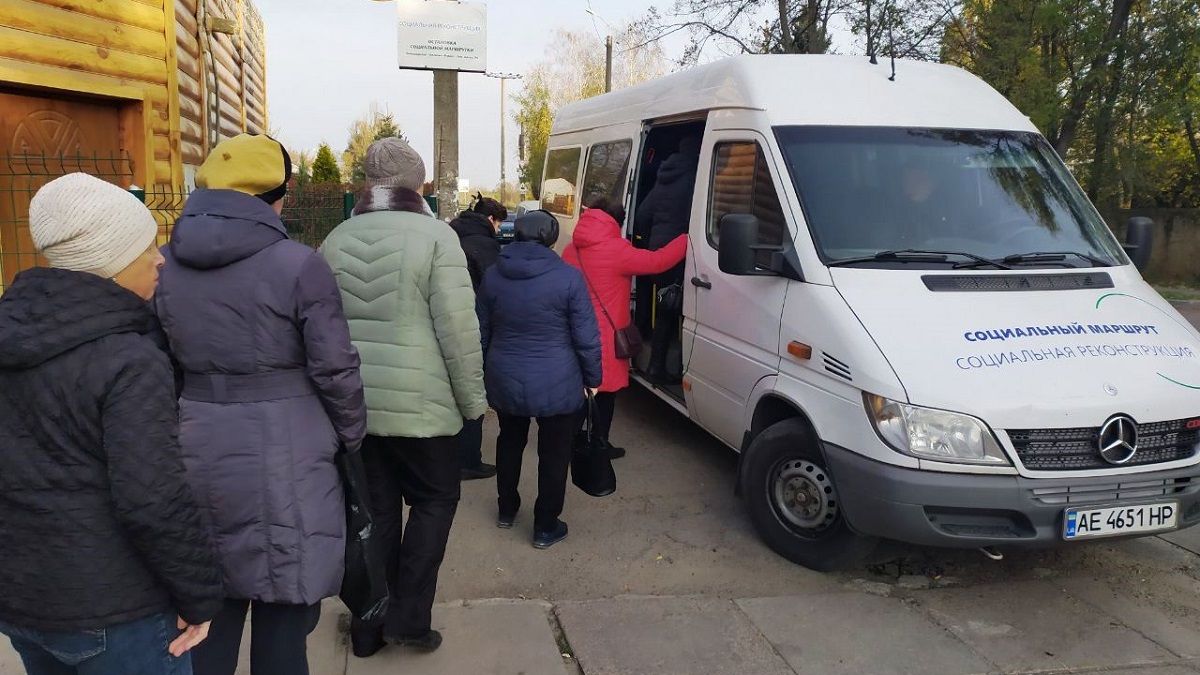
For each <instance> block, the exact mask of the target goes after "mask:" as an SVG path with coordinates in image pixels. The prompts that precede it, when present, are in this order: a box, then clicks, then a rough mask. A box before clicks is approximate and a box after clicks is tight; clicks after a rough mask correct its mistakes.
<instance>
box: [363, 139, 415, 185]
mask: <svg viewBox="0 0 1200 675" xmlns="http://www.w3.org/2000/svg"><path fill="white" fill-rule="evenodd" d="M363 173H364V174H366V178H367V187H368V188H372V187H379V186H396V187H402V188H407V189H409V190H413V191H420V189H421V186H422V185H424V184H425V160H423V159H421V156H420V155H419V154H417V151H416V150H413V148H412V146H411V145H409V144H408V142H406V141H404V140H402V139H399V138H384V139H382V140H378V141H375V142H374V143H372V144H371V147H370V148H367V156H366V158H365V159H364V160H363Z"/></svg>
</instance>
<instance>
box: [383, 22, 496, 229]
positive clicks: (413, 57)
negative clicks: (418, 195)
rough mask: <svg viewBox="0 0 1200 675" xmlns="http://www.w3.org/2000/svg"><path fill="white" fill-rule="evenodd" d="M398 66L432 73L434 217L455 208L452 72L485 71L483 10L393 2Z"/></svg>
mask: <svg viewBox="0 0 1200 675" xmlns="http://www.w3.org/2000/svg"><path fill="white" fill-rule="evenodd" d="M396 7H397V9H398V11H399V17H400V20H399V32H398V46H399V49H398V51H399V63H400V68H402V69H413V70H432V71H433V129H434V132H433V135H434V139H433V140H434V146H433V147H434V150H433V152H434V158H433V171H434V176H435V178H434V181H435V185H436V186H437V194H438V217H439V218H443V219H447V218H452V217H454V216H455V215H456V213H457V210H458V73H459V72H471V73H483V72H486V71H487V6H486V5H484V4H483V3H482V2H460V1H459V0H398V2H397V3H396Z"/></svg>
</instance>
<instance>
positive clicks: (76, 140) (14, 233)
mask: <svg viewBox="0 0 1200 675" xmlns="http://www.w3.org/2000/svg"><path fill="white" fill-rule="evenodd" d="M121 136H122V134H121V109H120V107H119V106H118V105H116V104H110V103H106V102H103V101H96V100H90V99H79V100H74V99H66V98H54V97H48V96H44V95H41V94H34V93H30V92H14V91H6V90H0V292H3V290H4V288H6V287H7V286H8V285H9V284H11V283H12V280H13V278H14V277H15V276H16V274H17V272H20V271H21V270H24V269H28V268H30V267H33V266H34V265H37V264H40V263H41V262H42V261H41V260H40V257H39V256H37V255H36V254H35V253H34V248H33V241H32V240H31V239H30V236H29V200H30V199H31V198H32V197H33V195H34V193H36V192H37V191H38V188H40V187H42V186H43V185H45V184H46V183H48V182H50V181H52V180H54V179H55V178H58V177H59V176H63V175H66V174H68V173H72V172H74V171H82V172H84V173H89V174H92V175H94V176H96V177H98V178H101V179H104V180H107V181H109V182H112V183H115V184H117V185H120V186H122V187H128V186H129V184H130V181H131V180H132V175H131V171H130V164H129V160H128V159H127V157H126V156H125V155H124V153H123V152H122V147H121Z"/></svg>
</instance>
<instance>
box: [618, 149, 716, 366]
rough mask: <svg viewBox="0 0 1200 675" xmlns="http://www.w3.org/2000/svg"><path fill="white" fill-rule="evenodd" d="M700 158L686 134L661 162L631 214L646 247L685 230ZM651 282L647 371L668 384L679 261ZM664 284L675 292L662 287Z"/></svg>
mask: <svg viewBox="0 0 1200 675" xmlns="http://www.w3.org/2000/svg"><path fill="white" fill-rule="evenodd" d="M699 164H700V138H699V137H698V136H685V137H684V138H683V139H682V140H680V141H679V150H678V151H677V152H675V153H673V154H672V155H671V156H670V157H668V158H667V159H666V161H664V162H663V163H662V166H661V167H659V170H658V175H657V177H656V178H655V181H654V187H652V188H650V192H648V193H647V194H646V197H645V198H644V199H642V203H641V204H640V205H639V206H638V208H637V212H636V213H635V214H634V223H635V228H636V229H637V230H638V231H642V232H649V233H650V236H649V240H648V242H647V246H646V247H647V248H648V249H650V250H651V251H657V250H659V249H661V248H663V247H664V246H666V245H668V244H670V243H671V242H672V241H674V240H675V239H676V238H677V237H679V236H680V235H686V234H687V231H688V222H689V219H690V215H691V212H692V195H693V193H694V192H695V189H696V168H697V167H698V166H699ZM654 283H655V289H656V295H657V296H658V301H657V305H656V311H655V316H654V332H653V337H652V338H651V343H650V366H649V367H648V368H647V371H646V377H647V378H648V379H649V380H650V381H651V382H654V383H656V384H666V383H669V382H671V381H672V377H671V376H669V375H668V369H667V354H668V352H669V351H670V348H671V339H672V338H673V337H675V336H676V335H677V334H678V332H679V317H680V311H681V310H682V309H683V303H682V296H683V293H682V290H681V289H680V288H679V286H680V284H682V283H683V263H680V264H679V265H676V266H675V267H673V268H671V269H670V270H669V271H667V272H666V273H664V274H660V275H658V277H656V278H655V282H654ZM672 287H674V289H672ZM666 289H672V290H673V291H678V292H677V293H676V292H672V291H666V292H664V290H666ZM676 300H678V302H676Z"/></svg>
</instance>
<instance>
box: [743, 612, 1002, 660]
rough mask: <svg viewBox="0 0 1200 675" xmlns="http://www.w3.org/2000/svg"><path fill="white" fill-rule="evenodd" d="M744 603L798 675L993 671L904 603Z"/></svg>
mask: <svg viewBox="0 0 1200 675" xmlns="http://www.w3.org/2000/svg"><path fill="white" fill-rule="evenodd" d="M737 604H738V606H739V607H741V608H742V611H744V612H745V613H746V616H748V617H750V620H751V621H753V622H754V625H755V626H757V627H758V629H759V630H760V631H762V633H763V635H765V636H766V637H767V639H768V640H770V641H771V644H772V645H774V646H775V649H776V650H777V651H778V652H779V654H780V655H782V656H783V658H784V659H786V660H787V663H788V665H790V666H791V667H792V669H793V670H795V671H796V672H797V673H820V674H822V675H843V674H844V675H858V674H860V673H872V675H910V674H911V673H922V674H923V675H940V674H945V675H964V674H965V673H986V672H988V671H990V670H993V668H992V667H991V664H989V663H988V662H987V661H985V660H984V659H982V658H980V656H979V655H978V654H976V653H975V652H973V651H972V650H971V648H970V647H968V646H967V645H966V644H964V643H963V642H961V641H959V640H958V639H957V638H956V637H954V635H953V634H952V633H950V632H949V631H948V630H946V629H945V628H943V627H941V626H939V625H937V624H935V623H934V622H933V621H931V620H930V619H928V618H927V617H926V616H925V615H924V613H923V612H922V611H921V610H920V609H918V608H915V607H913V606H912V605H911V604H910V603H908V602H905V601H904V600H900V599H896V598H885V597H880V596H878V595H871V594H868V593H853V592H843V593H819V594H812V595H800V596H791V597H773V598H755V599H751V600H738V601H737Z"/></svg>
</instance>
